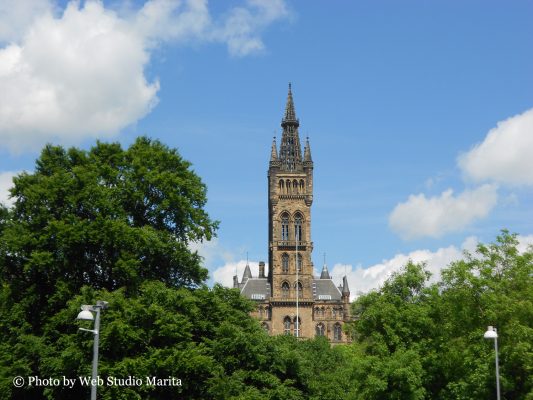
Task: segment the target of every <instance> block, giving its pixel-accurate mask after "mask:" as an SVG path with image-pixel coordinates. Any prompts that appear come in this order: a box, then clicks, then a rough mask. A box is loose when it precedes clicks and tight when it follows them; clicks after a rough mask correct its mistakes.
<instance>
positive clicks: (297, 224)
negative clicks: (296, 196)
mask: <svg viewBox="0 0 533 400" xmlns="http://www.w3.org/2000/svg"><path fill="white" fill-rule="evenodd" d="M294 240H298V241H301V240H302V215H301V214H300V213H298V214H296V215H295V216H294Z"/></svg>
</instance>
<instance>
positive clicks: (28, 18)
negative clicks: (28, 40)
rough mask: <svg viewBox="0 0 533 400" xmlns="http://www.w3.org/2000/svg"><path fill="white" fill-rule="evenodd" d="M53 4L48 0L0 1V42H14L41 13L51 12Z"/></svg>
mask: <svg viewBox="0 0 533 400" xmlns="http://www.w3.org/2000/svg"><path fill="white" fill-rule="evenodd" d="M52 10H53V5H52V3H51V2H50V1H48V0H24V1H20V0H2V1H1V2H0V16H1V17H0V43H2V42H7V43H9V42H16V41H18V40H20V39H21V38H22V35H23V34H24V32H25V31H26V29H27V28H28V26H30V25H31V24H33V22H34V21H35V18H36V17H38V16H41V15H43V14H47V13H51V12H52Z"/></svg>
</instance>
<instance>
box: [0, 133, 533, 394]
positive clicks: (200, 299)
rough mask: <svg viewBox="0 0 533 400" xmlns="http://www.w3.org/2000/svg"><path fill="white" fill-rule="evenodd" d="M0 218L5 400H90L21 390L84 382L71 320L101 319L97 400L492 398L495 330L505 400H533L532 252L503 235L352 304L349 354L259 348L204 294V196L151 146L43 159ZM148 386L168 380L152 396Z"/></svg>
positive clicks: (261, 339) (265, 343) (245, 323)
mask: <svg viewBox="0 0 533 400" xmlns="http://www.w3.org/2000/svg"><path fill="white" fill-rule="evenodd" d="M12 194H13V196H14V200H15V203H14V206H13V207H12V208H11V209H9V210H8V209H6V208H4V207H1V206H0V285H1V286H0V332H2V340H1V341H0V398H1V399H35V400H39V399H59V400H61V399H73V398H88V396H89V387H87V386H82V385H80V384H76V385H74V387H72V388H66V387H65V386H64V385H62V384H61V385H58V386H50V385H47V386H44V385H43V386H36V385H33V386H28V385H25V386H24V387H23V388H20V389H17V388H15V387H14V385H13V378H14V377H16V376H22V377H26V378H27V377H29V376H38V377H40V378H43V379H46V378H49V377H51V378H61V377H63V376H65V377H66V378H67V379H74V380H77V379H79V377H80V376H84V377H86V376H90V368H91V357H92V343H93V335H92V334H91V333H87V332H81V331H78V327H85V328H91V326H92V323H90V322H87V321H83V322H75V317H76V315H77V313H78V312H79V306H80V305H81V304H94V302H95V301H96V300H104V301H107V302H109V308H108V309H106V310H105V311H104V312H103V313H102V326H101V334H100V362H99V374H100V376H101V377H102V378H103V379H104V380H105V379H106V378H107V377H117V378H122V379H125V378H127V377H133V378H140V379H141V380H143V384H141V385H136V384H133V385H129V386H128V385H127V384H126V385H124V384H121V385H115V386H112V385H103V386H101V387H99V388H98V398H100V399H106V400H111V399H113V400H114V399H124V400H126V399H127V400H130V399H154V400H156V399H157V400H159V399H165V400H167V399H279V400H291V399H294V400H303V399H314V400H319V399H320V400H337V399H338V400H341V399H365V400H366V399H370V400H372V399H402V400H404V399H413V400H414V399H442V400H445V399H446V400H447V399H450V400H451V399H489V398H495V378H494V347H493V342H492V341H488V340H485V339H483V333H484V331H485V330H486V328H487V326H488V325H494V326H496V327H498V334H499V339H498V340H499V346H500V353H499V354H500V373H501V386H502V398H504V399H529V400H533V378H532V377H533V252H532V251H531V249H530V251H527V252H524V253H519V252H518V250H517V241H516V237H515V236H514V235H511V234H509V233H507V232H505V231H504V232H502V234H501V236H499V237H498V238H497V241H496V243H494V244H490V245H479V247H478V250H477V252H476V253H475V254H465V257H464V260H462V261H458V262H455V263H453V264H451V265H450V266H449V267H448V268H447V269H445V270H444V271H443V272H442V278H441V280H440V281H439V282H436V283H431V281H430V280H429V278H430V276H429V274H428V273H427V272H426V271H425V268H424V265H417V264H413V263H408V264H407V265H406V266H404V269H403V270H402V271H401V272H400V273H397V274H395V275H393V276H391V277H390V279H388V280H387V281H386V282H385V284H384V285H383V287H381V288H380V289H379V290H375V291H373V292H370V293H368V294H366V295H362V296H360V297H359V298H358V299H357V300H356V301H355V302H354V303H353V304H352V315H353V316H354V321H353V322H352V323H350V324H349V326H348V327H347V330H348V333H349V334H350V335H351V336H352V339H353V340H352V343H351V344H349V345H345V346H335V347H331V345H330V344H329V343H328V342H327V341H326V340H325V339H323V338H317V339H313V340H304V341H298V340H296V338H294V337H289V336H278V337H269V336H267V335H266V334H265V333H264V332H263V330H262V329H261V328H260V326H259V324H258V323H257V321H255V320H254V319H252V318H251V317H249V311H250V310H251V309H252V307H254V305H253V304H252V303H251V302H250V301H248V300H246V299H243V298H242V297H240V295H239V293H238V291H236V290H234V289H227V288H223V287H221V286H215V287H213V288H208V287H206V286H205V285H204V284H203V283H204V281H205V279H206V277H207V272H206V270H205V269H204V268H202V266H201V259H200V257H199V256H198V255H197V254H196V253H194V252H191V251H190V250H189V248H188V244H189V243H190V241H199V240H203V239H209V238H211V237H212V235H213V234H214V232H215V229H216V223H214V222H212V221H211V220H210V218H209V216H208V215H207V213H206V212H205V211H204V205H205V202H206V189H205V186H204V185H203V184H202V182H201V181H200V179H199V178H198V177H197V176H196V175H195V174H194V173H193V172H192V171H191V170H190V164H189V163H188V162H186V161H184V160H182V158H181V157H180V156H179V154H178V153H177V151H176V150H172V149H169V148H167V147H166V146H164V145H162V144H161V143H159V142H157V141H152V140H149V139H147V138H140V139H138V140H137V141H136V142H135V143H134V144H133V145H132V146H130V147H129V148H128V149H126V150H124V149H122V148H121V146H120V145H118V144H104V143H98V144H97V145H96V146H95V147H93V148H92V149H91V150H89V151H82V150H79V149H75V148H72V149H69V150H65V149H63V148H61V147H54V146H47V147H46V148H45V149H44V150H43V152H42V154H41V157H40V158H39V159H38V160H37V166H36V170H35V172H34V173H31V174H30V173H23V174H21V175H19V176H18V177H17V178H15V181H14V188H13V190H12ZM146 376H153V377H159V378H168V377H175V378H179V379H180V383H181V385H180V386H171V385H167V386H153V385H147V384H146V383H145V381H144V379H145V377H146Z"/></svg>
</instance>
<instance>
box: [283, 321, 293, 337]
mask: <svg viewBox="0 0 533 400" xmlns="http://www.w3.org/2000/svg"><path fill="white" fill-rule="evenodd" d="M283 334H284V335H290V334H291V318H290V317H285V318H284V319H283Z"/></svg>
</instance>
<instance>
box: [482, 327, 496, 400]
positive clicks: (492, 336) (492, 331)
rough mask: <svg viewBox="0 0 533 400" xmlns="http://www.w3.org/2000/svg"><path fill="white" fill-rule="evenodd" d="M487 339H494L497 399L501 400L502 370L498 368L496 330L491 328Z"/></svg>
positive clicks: (487, 333) (486, 335)
mask: <svg viewBox="0 0 533 400" xmlns="http://www.w3.org/2000/svg"><path fill="white" fill-rule="evenodd" d="M483 337H484V338H485V339H494V351H495V353H496V398H497V399H498V400H500V370H499V367H498V333H497V331H496V328H494V327H492V326H489V327H488V328H487V332H485V334H484V335H483Z"/></svg>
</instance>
